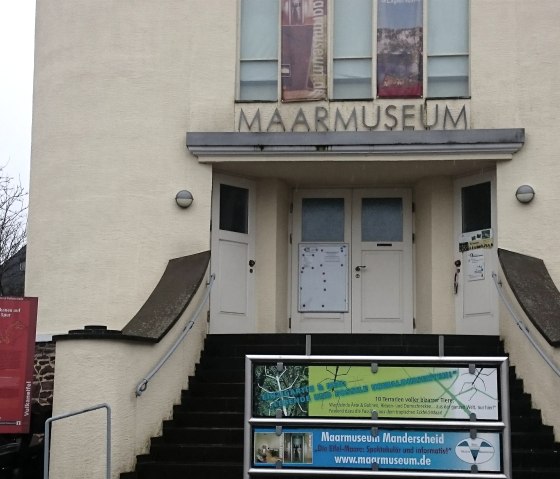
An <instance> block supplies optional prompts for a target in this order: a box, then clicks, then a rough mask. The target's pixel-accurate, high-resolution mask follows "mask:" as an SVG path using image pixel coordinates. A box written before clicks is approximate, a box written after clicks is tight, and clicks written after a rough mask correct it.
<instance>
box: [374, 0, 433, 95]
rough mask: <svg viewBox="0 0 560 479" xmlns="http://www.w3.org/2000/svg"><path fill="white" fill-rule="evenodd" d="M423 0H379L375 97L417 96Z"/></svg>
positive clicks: (421, 53)
mask: <svg viewBox="0 0 560 479" xmlns="http://www.w3.org/2000/svg"><path fill="white" fill-rule="evenodd" d="M422 10H423V0H379V2H378V7H377V96H378V97H380V98H418V97H421V96H422V79H423V61H422V59H423V33H424V32H423V20H422V19H423V15H422Z"/></svg>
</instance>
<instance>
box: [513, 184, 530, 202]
mask: <svg viewBox="0 0 560 479" xmlns="http://www.w3.org/2000/svg"><path fill="white" fill-rule="evenodd" d="M515 197H516V198H517V201H519V202H520V203H530V202H531V201H533V198H534V197H535V190H534V189H533V187H532V186H530V185H521V186H520V187H519V188H517V191H516V192H515Z"/></svg>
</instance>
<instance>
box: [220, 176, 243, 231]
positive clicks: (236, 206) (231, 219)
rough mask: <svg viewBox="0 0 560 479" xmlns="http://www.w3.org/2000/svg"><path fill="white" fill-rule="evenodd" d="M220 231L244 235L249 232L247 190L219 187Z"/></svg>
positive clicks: (228, 186) (234, 187)
mask: <svg viewBox="0 0 560 479" xmlns="http://www.w3.org/2000/svg"><path fill="white" fill-rule="evenodd" d="M220 229H221V230H225V231H233V232H234V233H245V234H247V233H248V231H249V190H248V189H246V188H239V187H237V186H230V185H220Z"/></svg>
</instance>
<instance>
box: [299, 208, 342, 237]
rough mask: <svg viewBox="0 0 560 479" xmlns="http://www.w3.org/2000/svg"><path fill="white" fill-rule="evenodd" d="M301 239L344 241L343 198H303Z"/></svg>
mask: <svg viewBox="0 0 560 479" xmlns="http://www.w3.org/2000/svg"><path fill="white" fill-rule="evenodd" d="M301 221H302V225H301V226H302V228H301V229H302V234H301V239H302V241H344V198H304V199H303V200H302V205H301Z"/></svg>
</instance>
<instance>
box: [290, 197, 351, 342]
mask: <svg viewBox="0 0 560 479" xmlns="http://www.w3.org/2000/svg"><path fill="white" fill-rule="evenodd" d="M304 198H343V199H344V241H343V242H344V243H346V244H347V245H350V243H351V234H352V232H351V211H352V210H351V204H352V196H351V190H350V189H348V188H321V189H302V190H296V191H294V194H293V197H292V202H293V203H292V204H293V213H292V215H291V219H292V241H291V242H292V245H291V247H290V256H291V259H290V264H291V274H290V277H289V280H290V282H291V286H290V291H291V295H290V304H289V308H288V311H290V317H291V321H290V323H291V327H290V330H291V332H292V333H324V332H325V331H326V330H328V332H333V333H347V332H348V331H349V330H350V328H351V325H350V321H351V317H352V316H351V315H352V309H351V308H352V305H351V303H352V302H351V301H348V311H346V312H339V313H321V312H313V313H311V312H310V313H301V312H300V311H298V298H299V291H298V286H299V282H298V272H299V254H298V248H299V239H300V238H301V234H302V231H301V205H302V200H303V199H304ZM347 268H348V272H347V274H350V262H348V265H347ZM350 294H351V288H350V281H348V282H347V298H350V297H351V296H350ZM303 323H305V324H303Z"/></svg>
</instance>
